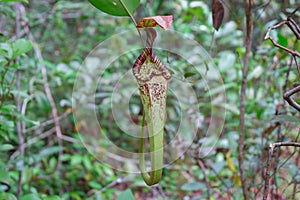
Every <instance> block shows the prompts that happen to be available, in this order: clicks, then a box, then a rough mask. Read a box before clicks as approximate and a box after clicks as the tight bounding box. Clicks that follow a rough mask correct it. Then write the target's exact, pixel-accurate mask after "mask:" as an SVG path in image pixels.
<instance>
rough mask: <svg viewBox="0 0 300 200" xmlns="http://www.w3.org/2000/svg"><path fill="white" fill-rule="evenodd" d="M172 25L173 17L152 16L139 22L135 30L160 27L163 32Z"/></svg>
mask: <svg viewBox="0 0 300 200" xmlns="http://www.w3.org/2000/svg"><path fill="white" fill-rule="evenodd" d="M172 23H173V16H172V15H169V16H153V17H145V18H142V19H141V20H140V22H139V23H138V24H137V26H136V27H137V28H153V27H155V26H157V25H158V26H160V27H161V28H162V29H164V30H168V29H169V28H171V26H172Z"/></svg>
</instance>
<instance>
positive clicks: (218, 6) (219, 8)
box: [212, 0, 224, 30]
mask: <svg viewBox="0 0 300 200" xmlns="http://www.w3.org/2000/svg"><path fill="white" fill-rule="evenodd" d="M212 16H213V25H214V28H215V29H216V30H219V28H220V26H221V25H222V21H223V18H224V7H223V4H222V3H221V2H220V1H219V0H213V4H212Z"/></svg>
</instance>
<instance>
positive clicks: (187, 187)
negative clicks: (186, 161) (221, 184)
mask: <svg viewBox="0 0 300 200" xmlns="http://www.w3.org/2000/svg"><path fill="white" fill-rule="evenodd" d="M205 188H206V186H205V184H204V183H199V182H194V183H186V184H184V185H182V186H181V190H184V191H197V190H200V189H205Z"/></svg>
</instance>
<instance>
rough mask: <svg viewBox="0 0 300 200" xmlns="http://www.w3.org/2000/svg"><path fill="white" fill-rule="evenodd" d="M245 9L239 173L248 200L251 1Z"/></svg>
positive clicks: (244, 194) (247, 0) (245, 197)
mask: <svg viewBox="0 0 300 200" xmlns="http://www.w3.org/2000/svg"><path fill="white" fill-rule="evenodd" d="M244 7H245V13H246V55H245V59H244V69H243V79H242V87H241V99H240V136H239V142H238V143H239V147H238V148H239V149H238V160H239V171H240V177H241V182H242V189H243V196H244V200H248V199H249V198H248V189H247V185H246V178H245V171H244V152H245V149H244V148H245V147H244V146H245V101H246V88H247V76H248V68H249V58H250V53H251V47H252V33H253V21H252V13H251V0H244Z"/></svg>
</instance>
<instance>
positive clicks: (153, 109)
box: [133, 28, 171, 185]
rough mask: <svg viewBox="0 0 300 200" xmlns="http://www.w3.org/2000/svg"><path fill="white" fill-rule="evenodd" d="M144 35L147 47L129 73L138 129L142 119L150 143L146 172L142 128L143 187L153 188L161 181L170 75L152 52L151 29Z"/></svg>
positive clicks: (141, 160) (154, 34)
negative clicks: (136, 94)
mask: <svg viewBox="0 0 300 200" xmlns="http://www.w3.org/2000/svg"><path fill="white" fill-rule="evenodd" d="M146 33H147V44H146V47H145V48H144V49H143V52H142V54H141V55H140V56H139V57H138V59H137V60H136V62H135V64H134V65H133V74H134V76H135V78H136V80H137V83H138V87H139V91H140V95H141V100H142V104H143V110H144V112H143V122H142V124H143V125H142V126H144V120H146V122H147V127H148V138H149V142H150V158H151V170H150V172H149V173H148V171H147V169H146V164H145V153H144V152H145V151H144V133H143V131H144V128H143V130H142V134H141V139H140V154H141V155H140V170H141V173H142V177H143V179H144V181H145V182H146V184H147V185H154V184H157V183H158V182H159V181H160V180H161V178H162V169H163V148H164V145H163V144H164V125H165V120H166V99H167V91H168V81H169V80H170V78H171V74H170V72H169V70H168V68H167V67H166V66H165V65H163V64H162V63H161V61H160V60H159V59H158V58H157V56H156V54H155V53H154V51H153V43H154V40H155V38H156V31H155V30H154V29H153V28H147V29H146Z"/></svg>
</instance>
